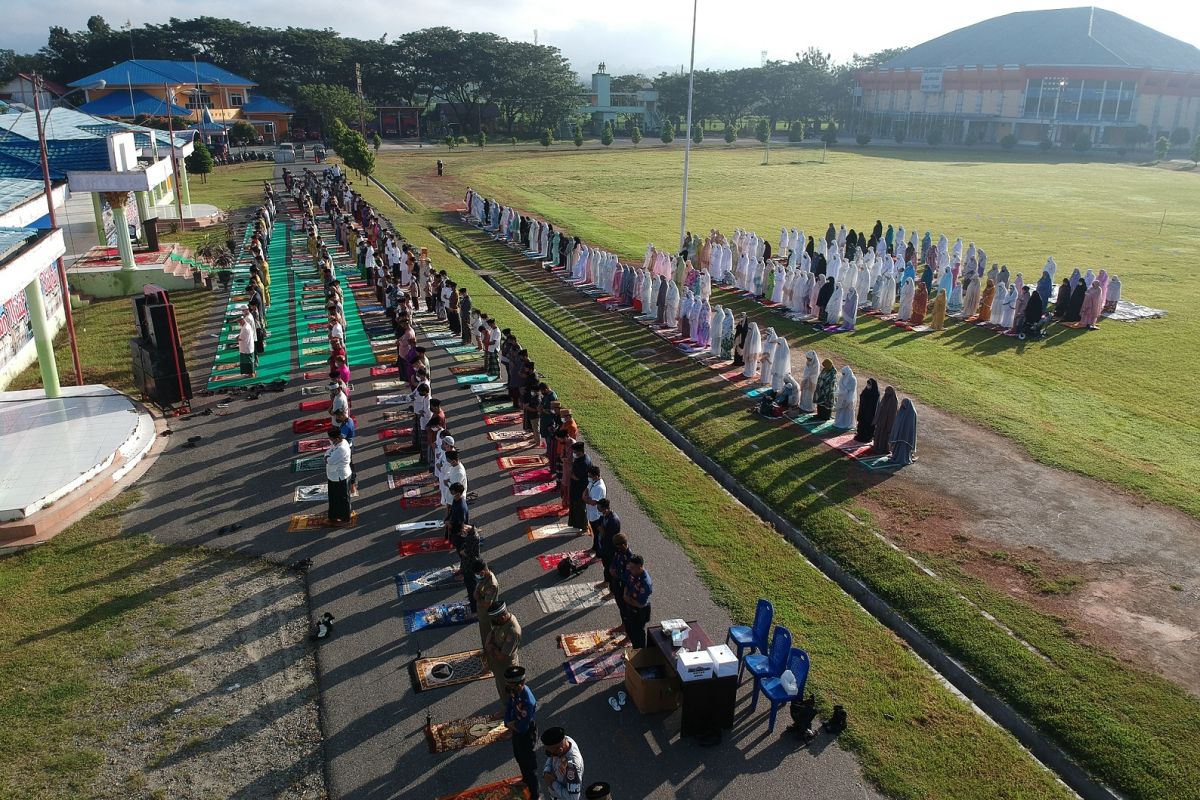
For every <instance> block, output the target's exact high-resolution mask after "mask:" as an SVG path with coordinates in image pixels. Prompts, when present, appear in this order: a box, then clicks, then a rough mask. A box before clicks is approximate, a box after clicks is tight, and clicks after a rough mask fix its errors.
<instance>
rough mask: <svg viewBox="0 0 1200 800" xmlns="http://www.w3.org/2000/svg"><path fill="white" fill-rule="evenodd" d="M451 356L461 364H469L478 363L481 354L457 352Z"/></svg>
mask: <svg viewBox="0 0 1200 800" xmlns="http://www.w3.org/2000/svg"><path fill="white" fill-rule="evenodd" d="M446 352H450V351H449V350H447V351H446ZM450 358H451V359H453V360H454V361H457V362H458V363H459V364H468V363H471V362H476V363H478V362H479V358H480V356H479V354H478V353H457V354H455V355H452V356H450Z"/></svg>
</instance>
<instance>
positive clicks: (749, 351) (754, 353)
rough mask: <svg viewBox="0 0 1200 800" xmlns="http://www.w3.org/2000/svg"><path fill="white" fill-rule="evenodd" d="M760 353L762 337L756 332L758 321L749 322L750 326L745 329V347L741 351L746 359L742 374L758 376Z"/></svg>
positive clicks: (752, 376) (748, 376)
mask: <svg viewBox="0 0 1200 800" xmlns="http://www.w3.org/2000/svg"><path fill="white" fill-rule="evenodd" d="M761 353H762V337H761V336H760V335H759V332H758V323H757V322H751V323H750V327H749V328H747V329H746V349H745V352H743V353H742V358H743V359H745V361H746V367H745V369H743V370H742V375H743V376H744V377H747V378H754V377H757V376H758V356H759V355H760V354H761Z"/></svg>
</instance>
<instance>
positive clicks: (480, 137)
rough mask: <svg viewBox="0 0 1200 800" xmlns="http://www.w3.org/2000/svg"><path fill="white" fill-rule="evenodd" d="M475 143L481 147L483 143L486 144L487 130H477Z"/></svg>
mask: <svg viewBox="0 0 1200 800" xmlns="http://www.w3.org/2000/svg"><path fill="white" fill-rule="evenodd" d="M475 144H477V145H479V146H480V147H483V146H484V145H486V144H487V132H486V131H480V132H479V135H478V136H476V137H475Z"/></svg>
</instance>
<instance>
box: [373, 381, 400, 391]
mask: <svg viewBox="0 0 1200 800" xmlns="http://www.w3.org/2000/svg"><path fill="white" fill-rule="evenodd" d="M401 386H408V381H401V380H386V381H375V382H374V383H372V384H371V391H373V392H384V391H387V390H388V389H397V388H399V387H401Z"/></svg>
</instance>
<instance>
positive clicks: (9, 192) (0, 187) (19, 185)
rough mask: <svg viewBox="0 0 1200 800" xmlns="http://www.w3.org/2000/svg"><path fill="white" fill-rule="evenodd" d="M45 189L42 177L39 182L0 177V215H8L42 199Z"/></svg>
mask: <svg viewBox="0 0 1200 800" xmlns="http://www.w3.org/2000/svg"><path fill="white" fill-rule="evenodd" d="M44 189H45V184H43V183H42V181H41V180H40V176H39V180H31V179H28V178H2V177H0V214H7V213H8V212H9V211H12V210H13V209H14V208H16V207H17V206H21V205H24V204H25V203H27V202H29V201H30V200H32V199H34V198H36V197H41V195H42V191H43V190H44Z"/></svg>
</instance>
